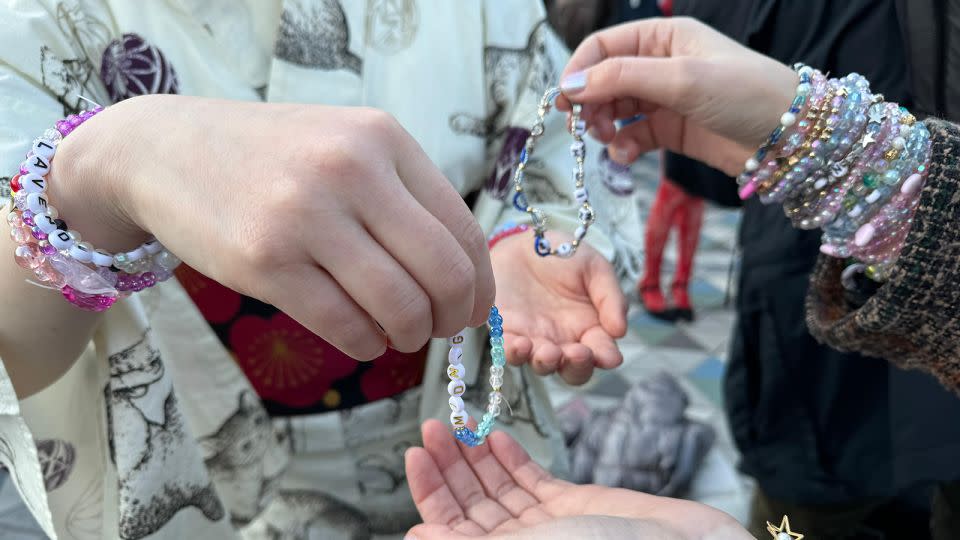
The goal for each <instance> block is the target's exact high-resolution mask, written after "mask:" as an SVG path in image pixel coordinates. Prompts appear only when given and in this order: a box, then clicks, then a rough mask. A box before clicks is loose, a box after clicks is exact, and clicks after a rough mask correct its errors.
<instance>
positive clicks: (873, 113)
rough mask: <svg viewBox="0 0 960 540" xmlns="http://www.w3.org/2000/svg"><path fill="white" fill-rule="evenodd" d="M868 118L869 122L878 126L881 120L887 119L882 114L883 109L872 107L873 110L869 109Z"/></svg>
mask: <svg viewBox="0 0 960 540" xmlns="http://www.w3.org/2000/svg"><path fill="white" fill-rule="evenodd" d="M869 116H870V122H872V123H874V124H879V123H881V122H883V119H884V118H886V117H887V115H885V114H883V108H881V107H874V108H873V109H871V110H870V115H869Z"/></svg>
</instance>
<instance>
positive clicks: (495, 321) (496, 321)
mask: <svg viewBox="0 0 960 540" xmlns="http://www.w3.org/2000/svg"><path fill="white" fill-rule="evenodd" d="M487 322H488V323H490V326H499V325H501V324H503V317H501V316H499V315H491V316H490V318H489V319H487Z"/></svg>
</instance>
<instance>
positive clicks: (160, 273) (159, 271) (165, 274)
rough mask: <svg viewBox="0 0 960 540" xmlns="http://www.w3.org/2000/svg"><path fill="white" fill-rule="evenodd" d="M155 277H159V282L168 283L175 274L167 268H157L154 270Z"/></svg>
mask: <svg viewBox="0 0 960 540" xmlns="http://www.w3.org/2000/svg"><path fill="white" fill-rule="evenodd" d="M153 275H155V276H157V281H158V282H160V281H166V280H168V279H170V278H171V277H173V272H172V271H170V270H167V269H166V268H156V267H154V269H153Z"/></svg>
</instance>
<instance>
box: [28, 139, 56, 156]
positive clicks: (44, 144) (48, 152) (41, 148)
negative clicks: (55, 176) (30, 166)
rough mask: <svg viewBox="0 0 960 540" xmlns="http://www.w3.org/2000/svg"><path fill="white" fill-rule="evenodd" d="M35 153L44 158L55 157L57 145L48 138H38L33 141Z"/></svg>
mask: <svg viewBox="0 0 960 540" xmlns="http://www.w3.org/2000/svg"><path fill="white" fill-rule="evenodd" d="M32 151H33V154H34V155H37V156H40V157H42V158H43V159H46V160H49V159H50V158H52V157H53V154H54V153H56V151H57V147H56V146H55V145H54V144H53V141H48V140H46V139H37V140H36V141H34V142H33V149H32Z"/></svg>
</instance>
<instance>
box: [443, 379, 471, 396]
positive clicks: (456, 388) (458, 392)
mask: <svg viewBox="0 0 960 540" xmlns="http://www.w3.org/2000/svg"><path fill="white" fill-rule="evenodd" d="M466 391H467V385H465V384H463V381H461V380H460V379H454V380H452V381H450V384H448V385H447V393H448V394H450V395H451V396H462V395H463V393H464V392H466Z"/></svg>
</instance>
